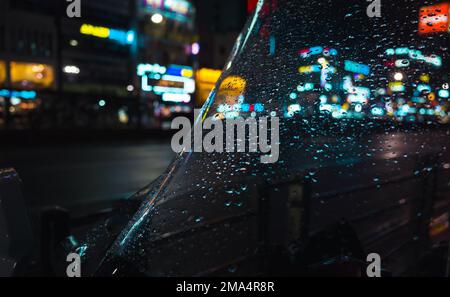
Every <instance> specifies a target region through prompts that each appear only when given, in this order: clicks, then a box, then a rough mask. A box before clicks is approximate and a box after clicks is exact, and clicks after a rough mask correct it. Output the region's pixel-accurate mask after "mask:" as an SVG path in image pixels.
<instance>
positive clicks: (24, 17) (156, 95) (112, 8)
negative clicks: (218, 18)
mask: <svg viewBox="0 0 450 297" xmlns="http://www.w3.org/2000/svg"><path fill="white" fill-rule="evenodd" d="M81 3H82V9H81V17H80V18H76V17H74V18H70V17H68V15H67V13H66V8H67V5H69V4H70V3H69V2H67V3H66V2H65V1H58V0H0V128H10V129H22V128H23V129H29V128H36V129H55V128H56V129H61V128H70V129H118V128H119V129H122V128H123V129H138V128H158V127H161V125H162V121H161V118H165V117H167V116H169V115H172V114H177V113H178V112H182V113H183V112H191V110H192V107H193V102H194V100H193V93H194V92H195V82H194V68H196V56H197V54H198V53H199V51H200V48H199V45H198V43H197V39H198V38H197V35H196V28H195V21H194V20H195V15H196V10H195V8H194V6H193V5H192V3H191V2H189V1H188V0H170V1H161V0H158V1H155V0H89V1H81ZM139 65H141V66H142V65H161V69H168V70H170V71H169V72H171V73H165V77H164V79H162V78H161V79H156V80H155V79H154V77H153V79H149V80H148V83H151V84H153V85H151V86H150V85H149V86H148V87H146V86H144V85H143V84H142V82H143V77H144V76H145V77H148V75H151V73H150V72H145V71H144V73H142V74H141V75H138V74H139V73H138V69H143V68H142V67H141V68H139V67H138V66H139ZM173 69H179V70H180V69H181V70H180V71H178V72H179V73H176V72H177V71H176V70H175V72H174V70H173ZM183 69H184V70H183ZM185 82H186V84H185V85H186V86H185V85H183V86H181V87H180V84H184V83H185ZM171 85H172V89H171V88H170V87H171ZM150 87H151V90H149V88H150ZM154 87H156V88H154ZM155 90H156V91H155ZM185 91H186V92H185ZM188 97H189V100H188V99H187V98H188ZM180 98H181V99H180Z"/></svg>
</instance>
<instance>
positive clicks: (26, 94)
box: [0, 89, 37, 99]
mask: <svg viewBox="0 0 450 297" xmlns="http://www.w3.org/2000/svg"><path fill="white" fill-rule="evenodd" d="M36 96H37V94H36V92H35V91H12V90H6V89H3V90H0V97H6V98H20V99H36Z"/></svg>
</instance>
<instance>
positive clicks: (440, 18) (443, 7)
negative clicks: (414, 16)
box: [419, 3, 450, 34]
mask: <svg viewBox="0 0 450 297" xmlns="http://www.w3.org/2000/svg"><path fill="white" fill-rule="evenodd" d="M449 9H450V3H441V4H437V5H433V6H426V7H422V8H421V9H420V14H419V34H429V33H435V32H447V31H448V30H449Z"/></svg>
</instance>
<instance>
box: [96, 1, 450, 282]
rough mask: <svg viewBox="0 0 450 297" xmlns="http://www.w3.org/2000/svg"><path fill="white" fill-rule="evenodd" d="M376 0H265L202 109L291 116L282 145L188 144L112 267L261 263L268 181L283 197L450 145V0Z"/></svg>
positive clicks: (401, 164) (239, 267)
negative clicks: (274, 150)
mask: <svg viewBox="0 0 450 297" xmlns="http://www.w3.org/2000/svg"><path fill="white" fill-rule="evenodd" d="M377 2H378V1H374V3H377ZM370 4H371V3H370V2H368V1H366V0H320V1H319V0H309V1H303V0H264V1H259V2H258V4H257V5H256V8H255V12H254V14H253V15H252V16H251V17H250V19H249V20H248V23H247V25H246V28H245V29H244V30H243V32H242V33H241V35H240V36H239V37H238V39H237V41H236V44H235V47H234V49H233V51H232V53H231V56H230V59H229V61H228V62H227V65H226V66H225V69H224V72H223V74H222V76H221V78H220V79H219V81H218V82H217V84H216V87H215V88H214V90H213V91H212V93H211V94H210V96H209V98H208V100H207V102H206V103H205V105H204V106H203V109H202V113H201V114H200V115H199V116H198V117H197V118H196V121H197V123H198V122H202V121H204V120H205V119H208V118H212V119H214V120H215V121H220V122H222V123H223V124H224V125H225V124H226V123H227V122H229V121H230V120H237V119H245V120H246V119H251V118H255V119H257V120H260V119H262V118H264V117H277V118H278V119H279V139H278V144H279V156H277V158H276V160H275V162H272V163H270V164H263V163H262V162H261V155H263V154H262V153H261V152H259V153H258V152H256V153H255V152H250V153H244V152H242V153H238V152H235V153H230V152H214V153H207V152H188V151H184V152H182V153H180V155H179V156H178V157H177V158H176V159H175V160H174V162H173V164H172V165H171V166H170V167H169V168H168V170H167V172H166V174H165V178H164V179H163V181H162V182H161V183H160V184H158V185H156V186H155V187H154V188H153V189H152V191H150V194H149V195H148V198H147V199H146V200H145V202H144V203H143V205H142V207H141V209H140V210H139V212H138V213H137V214H136V216H135V217H134V219H133V220H132V222H130V224H129V225H128V226H127V228H126V229H125V230H124V231H123V232H122V234H121V235H120V237H119V238H118V239H117V241H116V242H115V244H114V245H113V247H112V249H111V250H110V251H109V253H108V256H107V257H106V259H105V260H104V262H103V266H102V268H101V269H100V271H101V273H112V272H117V273H118V274H120V273H124V274H125V273H126V271H127V268H125V267H126V266H127V265H128V266H130V265H131V266H132V267H133V269H131V268H130V270H133V271H139V272H141V273H144V274H147V275H199V274H202V273H208V272H211V270H210V269H213V270H214V269H215V270H214V271H221V269H224V271H226V272H229V273H234V272H236V271H237V272H236V273H239V272H241V273H242V274H246V273H257V272H260V271H262V270H260V269H262V268H260V267H259V268H255V267H252V268H249V266H246V265H247V264H245V265H244V264H242V263H243V262H245V261H244V260H242V259H244V258H248V257H251V256H252V255H255V254H256V251H257V250H258V242H260V240H261V238H260V234H259V233H258V232H257V231H254V230H253V228H252V227H253V226H252V224H253V223H252V221H251V220H250V219H249V218H247V217H246V216H251V215H252V214H253V213H254V211H255V209H257V208H258V207H259V206H255V205H254V197H260V196H261V195H262V194H264V193H261V191H264V189H266V190H267V189H268V190H267V191H269V192H271V194H272V195H275V196H276V195H277V194H276V192H277V190H279V189H281V187H280V186H279V185H280V184H281V183H283V182H287V181H295V180H296V178H301V179H302V180H304V181H307V182H308V183H310V184H311V185H312V186H311V188H310V190H311V191H314V189H317V192H326V191H328V190H331V189H332V185H333V186H334V187H335V186H336V184H339V183H347V184H348V183H351V182H349V181H348V180H349V178H348V177H349V176H354V177H355V178H356V177H357V176H364V177H366V178H367V180H370V181H372V182H374V183H376V184H377V183H380V182H381V181H382V180H384V179H387V178H388V177H389V176H392V175H393V174H395V173H396V172H401V171H402V170H403V169H404V168H409V167H410V166H411V165H410V163H409V162H410V160H411V159H412V158H414V156H416V155H418V154H432V153H433V154H434V153H436V154H439V152H441V151H442V150H443V149H444V150H445V148H443V147H444V145H439V144H438V145H437V144H436V143H437V141H439V140H442V139H443V137H448V134H447V123H448V121H449V115H450V113H449V108H450V106H449V82H450V78H449V73H450V71H449V70H450V63H449V58H450V57H449V54H450V52H449V48H448V47H449V45H450V29H449V27H448V24H449V23H448V11H449V5H448V4H447V3H443V4H439V1H427V0H420V1H419V0H396V1H381V4H382V5H381V10H380V13H381V14H380V15H377V12H378V11H377V8H376V7H372V9H368V6H369V5H370ZM372 14H375V15H372ZM269 126H270V125H269ZM271 129H272V130H273V129H274V127H273V126H271ZM271 129H269V132H268V134H269V135H270V133H271ZM193 138H194V137H193ZM273 144H274V143H272V145H273ZM433 144H434V145H433ZM408 166H409V167H408ZM369 169H372V170H369ZM380 187H382V186H380ZM280 191H281V190H280ZM272 192H274V193H272ZM280 195H281V194H280ZM168 255H170V259H171V261H170V262H168V260H166V259H169V256H168ZM119 258H120V261H119V260H118V259H119ZM174 259H175V260H174ZM241 260H242V261H241ZM124 263H126V264H124ZM230 263H231V264H230ZM239 263H241V264H239ZM248 265H249V264H248ZM128 268H129V267H128Z"/></svg>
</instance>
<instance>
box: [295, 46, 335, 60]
mask: <svg viewBox="0 0 450 297" xmlns="http://www.w3.org/2000/svg"><path fill="white" fill-rule="evenodd" d="M299 54H300V56H301V57H302V58H304V59H305V58H310V57H311V56H317V55H321V54H323V55H324V56H325V57H330V56H337V54H338V52H337V50H335V49H334V48H328V47H325V48H324V47H322V46H314V47H310V48H305V49H302V50H300V51H299Z"/></svg>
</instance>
